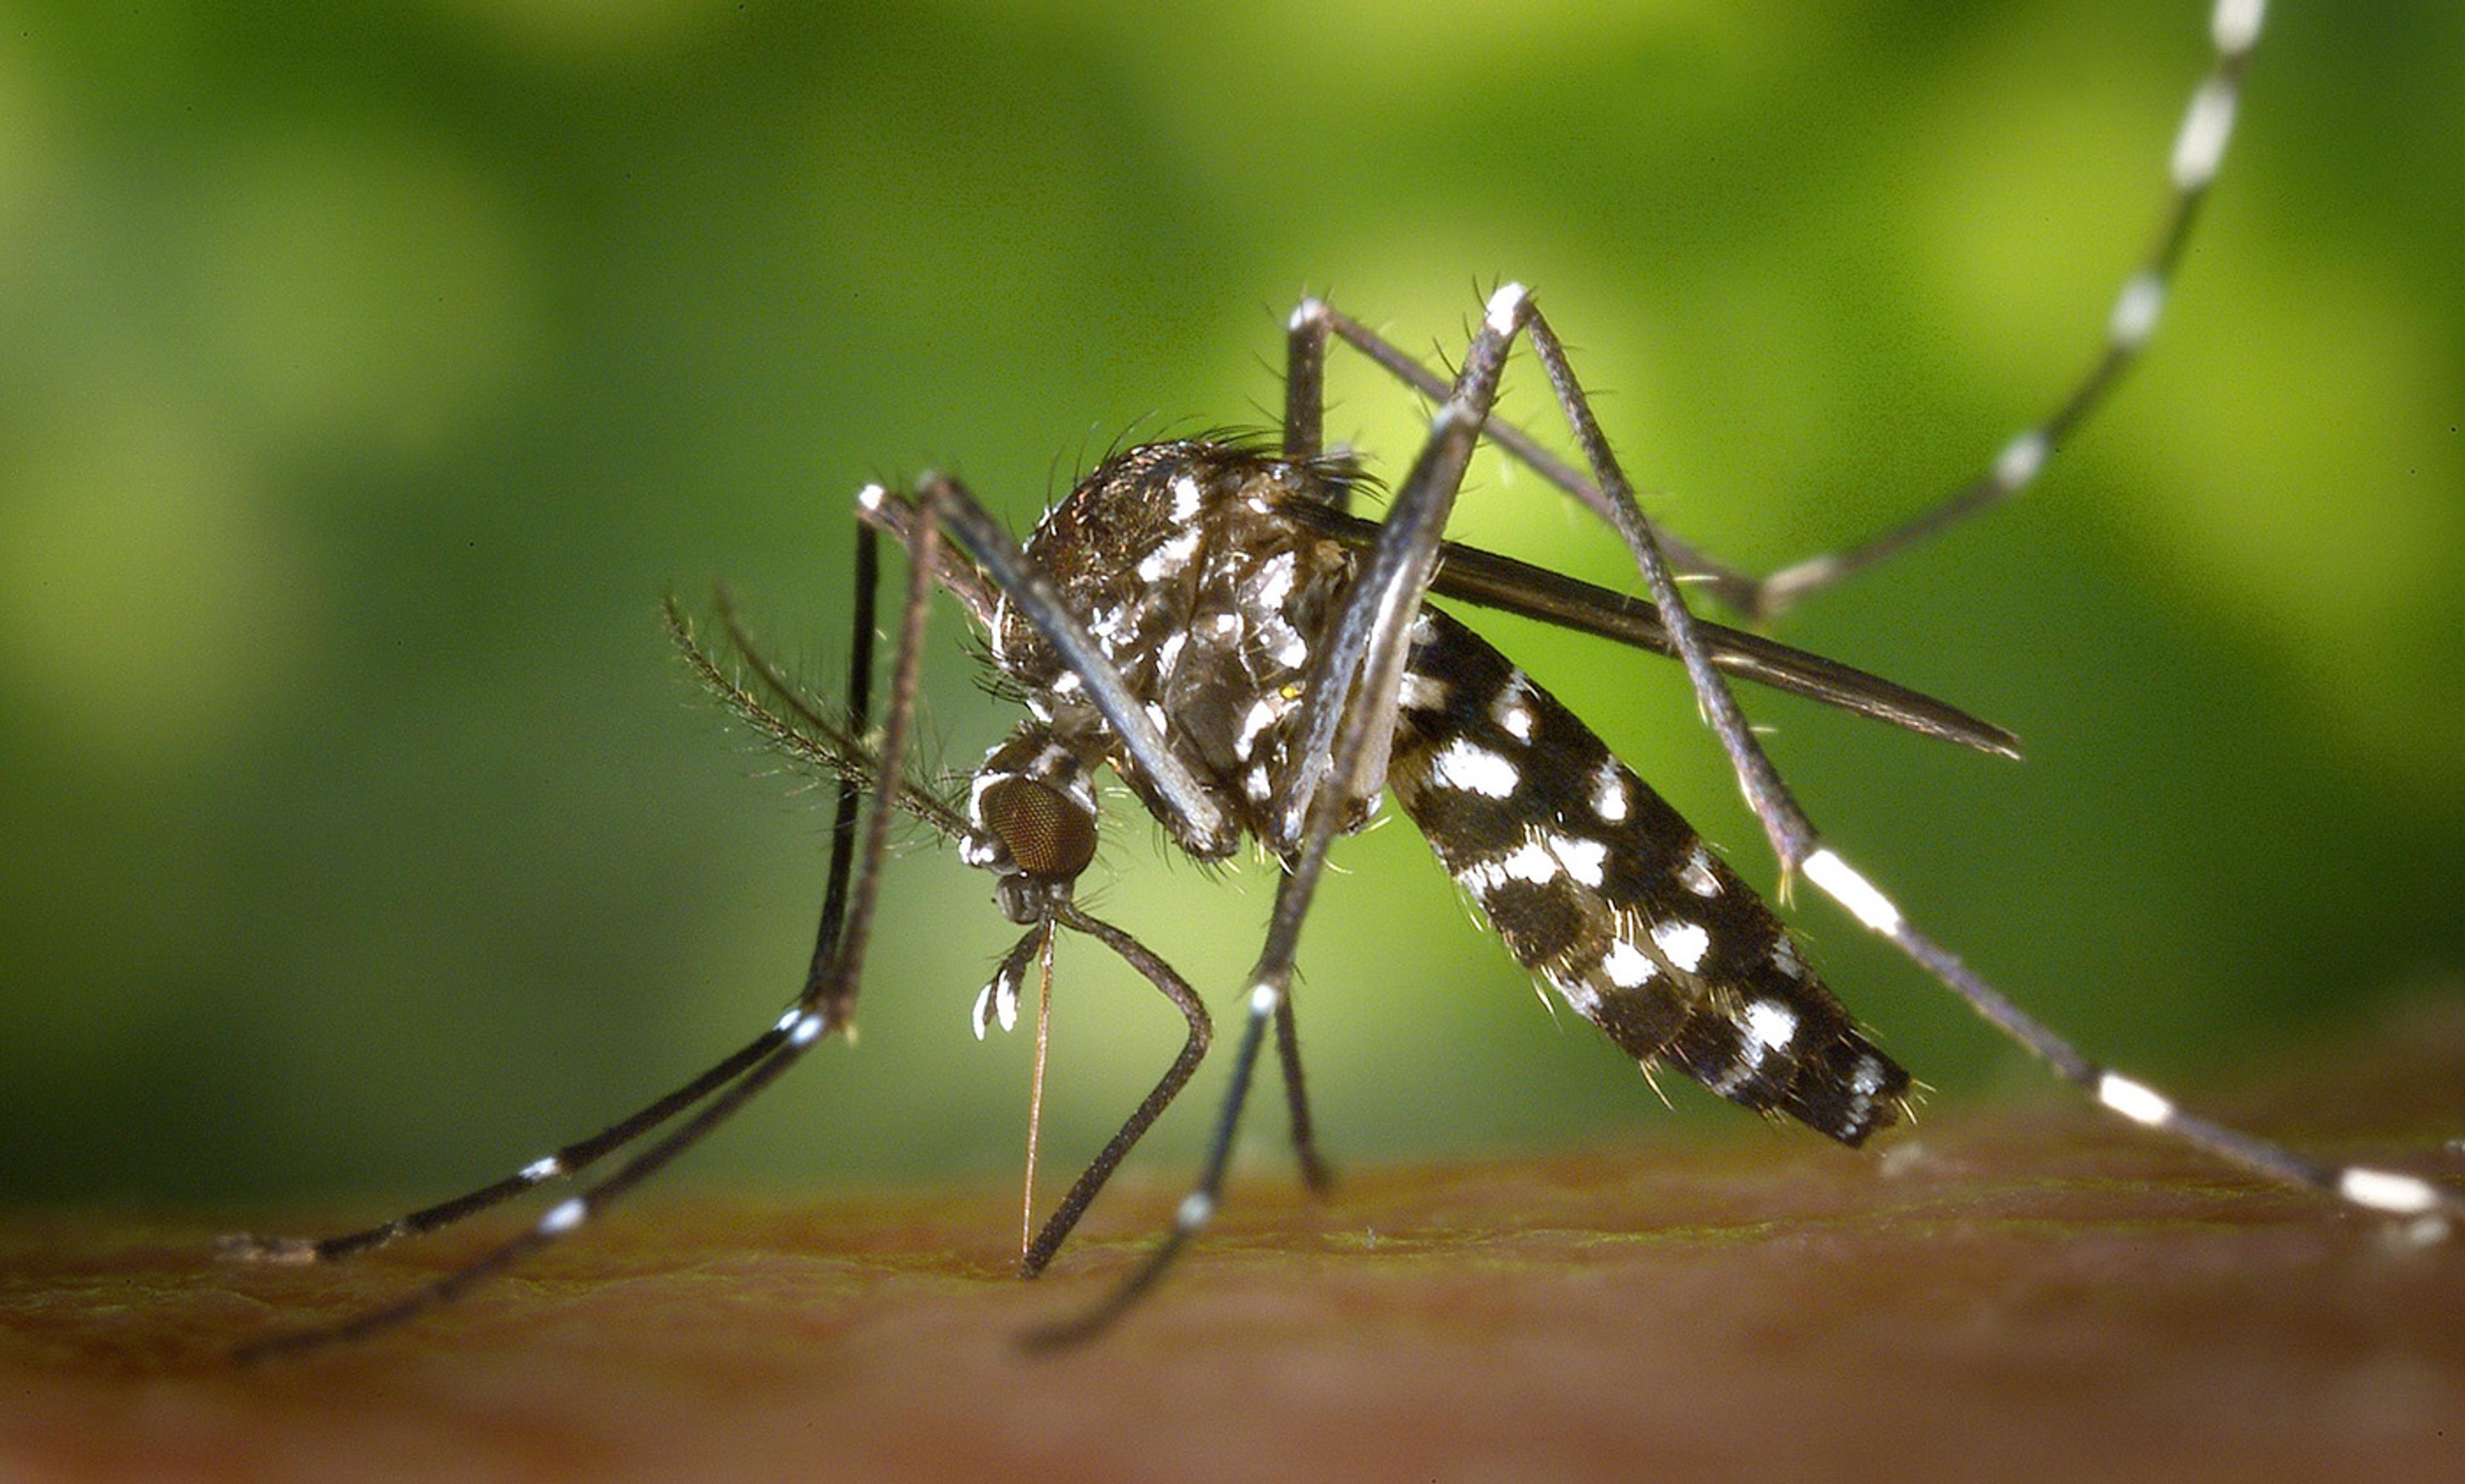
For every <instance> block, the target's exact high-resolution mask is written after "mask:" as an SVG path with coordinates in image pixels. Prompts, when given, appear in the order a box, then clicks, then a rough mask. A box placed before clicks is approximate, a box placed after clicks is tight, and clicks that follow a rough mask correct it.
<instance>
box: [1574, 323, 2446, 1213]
mask: <svg viewBox="0 0 2465 1484" xmlns="http://www.w3.org/2000/svg"><path fill="white" fill-rule="evenodd" d="M1527 329H1528V331H1529V333H1530V336H1531V340H1532V346H1533V350H1534V352H1535V353H1536V354H1537V355H1538V356H1539V357H1540V358H1541V362H1542V365H1543V367H1544V368H1545V369H1546V371H1547V373H1548V376H1549V381H1550V385H1551V388H1552V389H1553V390H1554V392H1555V394H1556V397H1557V400H1558V403H1559V406H1560V408H1561V410H1563V411H1564V413H1565V414H1566V420H1567V422H1568V423H1569V425H1570V426H1571V427H1572V428H1573V430H1574V433H1575V438H1576V441H1577V442H1578V443H1579V444H1580V445H1581V446H1582V447H1583V449H1584V453H1585V456H1586V458H1587V459H1588V462H1589V463H1590V464H1591V467H1592V472H1593V475H1594V477H1595V478H1596V479H1597V480H1598V481H1599V488H1600V489H1601V490H1603V491H1604V492H1606V494H1607V496H1608V498H1610V501H1611V503H1612V504H1613V506H1614V508H1615V510H1616V512H1617V519H1616V521H1615V522H1614V523H1615V524H1616V526H1617V528H1618V531H1619V534H1620V536H1621V537H1623V538H1624V540H1625V541H1626V543H1627V546H1628V549H1629V551H1630V553H1631V554H1632V556H1633V558H1634V560H1635V563H1636V565H1637V568H1638V569H1639V570H1640V571H1641V572H1642V574H1643V578H1644V583H1645V586H1646V587H1647V588H1648V589H1649V590H1650V592H1651V594H1652V599H1653V603H1654V607H1655V608H1656V609H1658V610H1659V612H1660V617H1661V621H1662V623H1663V625H1664V626H1666V628H1667V631H1668V633H1669V636H1670V639H1671V641H1672V643H1673V644H1674V645H1675V646H1676V647H1677V651H1678V653H1679V655H1680V657H1681V658H1682V659H1683V660H1684V661H1685V665H1686V670H1687V675H1688V676H1689V677H1690V679H1691V680H1692V681H1693V684H1694V688H1695V695H1696V699H1697V701H1698V703H1699V705H1700V707H1701V709H1702V711H1703V714H1704V716H1705V718H1706V720H1707V721H1708V722H1709V724H1710V725H1711V727H1712V730H1713V732H1714V733H1715V734H1716V735H1717V736H1718V737H1719V738H1720V740H1721V746H1722V748H1723V750H1725V751H1726V752H1727V753H1728V755H1729V760H1730V764H1731V767H1732V769H1733V770H1734V771H1735V773H1736V774H1737V778H1738V782H1739V786H1740V787H1741V788H1742V789H1743V792H1744V794H1745V797H1746V803H1747V807H1748V808H1751V809H1752V810H1753V811H1754V814H1755V817H1756V819H1757V820H1758V822H1760V823H1761V824H1762V826H1763V829H1764V832H1765V836H1766V838H1768V839H1769V840H1770V842H1771V846H1772V852H1773V853H1774V854H1775V855H1776V856H1777V857H1778V858H1779V860H1780V864H1781V871H1782V882H1783V887H1784V890H1786V887H1787V884H1788V880H1789V879H1790V878H1791V877H1793V876H1795V875H1801V874H1802V875H1804V876H1805V877H1806V879H1807V880H1809V881H1811V882H1813V883H1814V884H1815V885H1816V886H1817V887H1818V888H1820V889H1821V890H1822V891H1823V892H1824V893H1825V894H1826V895H1827V896H1829V897H1832V899H1833V900H1834V901H1836V902H1838V903H1839V904H1840V905H1841V906H1842V907H1844V908H1846V909H1847V910H1848V912H1849V914H1850V915H1851V916H1852V917H1854V918H1855V919H1857V920H1858V921H1859V922H1860V923H1861V924H1863V925H1864V926H1865V927H1866V928H1867V929H1869V930H1870V931H1872V932H1874V933H1875V934H1877V936H1879V937H1881V938H1883V939H1885V940H1886V941H1889V942H1891V943H1892V944H1893V945H1894V946H1895V947H1897V948H1899V950H1900V952H1901V953H1902V954H1903V955H1905V956H1906V957H1908V958H1909V959H1910V960H1911V961H1912V962H1914V963H1917V964H1919V965H1920V966H1921V967H1922V968H1924V969H1926V970H1927V971H1928V972H1929V973H1931V974H1933V975H1934V976H1935V978H1936V979H1937V980H1939V981H1940V982H1941V983H1942V984H1943V985H1944V986H1946V987H1948V988H1949V989H1950V990H1951V991H1952V992H1953V993H1955V994H1957V995H1959V996H1960V997H1961V998H1962V999H1963V1000H1965V1001H1966V1002H1967V1004H1968V1005H1969V1007H1970V1008H1973V1009H1975V1010H1976V1011H1977V1013H1978V1014H1980V1015H1981V1016H1983V1017H1985V1019H1986V1020H1988V1022H1989V1023H1991V1024H1992V1025H1994V1026H1995V1027H1996V1028H1998V1029H1999V1030H2002V1031H2003V1032H2004V1033H2005V1034H2006V1035H2008V1036H2010V1038H2011V1039H2012V1040H2014V1041H2016V1042H2017V1043H2019V1044H2020V1045H2021V1046H2023V1047H2025V1048H2026V1049H2027V1050H2029V1051H2030V1052H2033V1053H2034V1054H2035V1055H2036V1056H2037V1057H2038V1058H2039V1059H2041V1060H2043V1061H2044V1062H2046V1063H2047V1064H2048V1065H2049V1066H2050V1067H2052V1068H2053V1069H2054V1072H2055V1074H2057V1075H2059V1076H2061V1077H2062V1078H2063V1079H2064V1080H2066V1081H2068V1082H2071V1083H2072V1084H2074V1085H2075V1086H2077V1087H2079V1088H2080V1089H2082V1090H2083V1091H2085V1092H2086V1093H2088V1094H2089V1095H2090V1096H2093V1097H2094V1098H2096V1099H2097V1101H2098V1102H2099V1104H2101V1105H2102V1106H2104V1107H2106V1108H2108V1109H2111V1110H2112V1111H2114V1112H2116V1113H2119V1114H2121V1116H2122V1117H2124V1118H2126V1119H2130V1120H2131V1121H2133V1122H2135V1123H2139V1124H2141V1125H2143V1127H2147V1128H2153V1129H2156V1130H2159V1131H2160V1132H2163V1133H2166V1134H2170V1135H2172V1136H2173V1137H2175V1138H2177V1139H2180V1140H2182V1141H2185V1142H2187V1143H2188V1144H2191V1145H2193V1146H2194V1147H2197V1148H2201V1149H2205V1150H2207V1151H2208V1152H2209V1153H2210V1154H2212V1155H2215V1156H2217V1157H2218V1158H2220V1159H2224V1160H2228V1161H2231V1162H2232V1163H2237V1164H2241V1165H2243V1166H2245V1167H2246V1168H2250V1169H2253V1170H2255V1171H2257V1172H2259V1173H2261V1174H2263V1175H2266V1176H2268V1177H2269V1178H2271V1179H2274V1180H2279V1181H2283V1182H2286V1183H2288V1184H2292V1185H2304V1186H2308V1187H2310V1188H2312V1189H2315V1190H2319V1191H2321V1192H2322V1193H2325V1194H2328V1195H2332V1196H2335V1197H2337V1198H2339V1199H2342V1200H2343V1201H2346V1202H2348V1203H2350V1204H2352V1205H2354V1206H2357V1207H2363V1208H2365V1209H2366V1210H2371V1211H2374V1212H2378V1213H2380V1214H2384V1215H2395V1216H2406V1217H2412V1218H2418V1219H2419V1220H2420V1221H2421V1222H2422V1223H2423V1226H2422V1228H2421V1230H2422V1232H2423V1234H2425V1235H2442V1234H2445V1232H2446V1231H2447V1230H2448V1229H2449V1228H2450V1227H2451V1226H2452V1225H2453V1224H2454V1222H2455V1221H2457V1220H2459V1219H2465V1194H2460V1193H2458V1192H2456V1191H2454V1190H2450V1189H2447V1188H2444V1187H2442V1186H2439V1185H2433V1184H2432V1183H2431V1182H2429V1181H2426V1180H2422V1179H2420V1178H2418V1177H2416V1176H2412V1175H2408V1174H2404V1173H2401V1172H2398V1171H2392V1170H2382V1169H2376V1168H2371V1167H2367V1166H2361V1165H2344V1166H2338V1165H2331V1164H2325V1163H2320V1162H2318V1161H2315V1160H2312V1159H2309V1158H2307V1157H2305V1156H2303V1155H2300V1154H2298V1153H2296V1152H2294V1151H2293V1150H2290V1149H2287V1148H2284V1147H2282V1146H2280V1145H2277V1144H2276V1143H2273V1142H2271V1141H2267V1140H2263V1139H2258V1138H2255V1137H2254V1136H2252V1135H2249V1134H2246V1133H2243V1132H2241V1131H2239V1130H2236V1129H2232V1128H2229V1127H2226V1126H2224V1125H2222V1124H2218V1123H2215V1122H2213V1121H2211V1120H2210V1119H2202V1118H2198V1117H2195V1116H2193V1115H2190V1114H2187V1113H2183V1112H2181V1111H2180V1110H2178V1109H2177V1108H2176V1107H2175V1106H2174V1104H2173V1102H2172V1101H2171V1099H2169V1098H2167V1097H2165V1096H2164V1095H2162V1094H2160V1093H2158V1092H2157V1091H2156V1090H2154V1089H2152V1088H2150V1087H2148V1086H2147V1085H2145V1084H2144V1083H2142V1082H2138V1081H2135V1080H2133V1079H2132V1078H2130V1077H2127V1076H2124V1075H2122V1074H2120V1073H2117V1072H2114V1071H2112V1070H2111V1069H2108V1068H2106V1067H2103V1066H2101V1065H2100V1064H2099V1063H2097V1062H2095V1061H2092V1060H2091V1059H2090V1058H2088V1057H2087V1056H2085V1055H2083V1054H2082V1053H2081V1052H2079V1051H2077V1050H2076V1048H2074V1047H2073V1046H2072V1045H2071V1044H2070V1043H2069V1042H2068V1041H2066V1040H2064V1039H2063V1038H2062V1037H2060V1036H2058V1035H2056V1034H2055V1033H2054V1031H2053V1030H2050V1029H2049V1028H2047V1027H2046V1026H2045V1025H2043V1024H2042V1023H2040V1022H2039V1021H2037V1020H2036V1019H2035V1018H2033V1017H2032V1016H2030V1015H2029V1014H2027V1013H2026V1012H2024V1011H2023V1010H2021V1009H2020V1008H2019V1007H2018V1006H2016V1005H2014V1004H2013V1003H2012V1002H2011V1001H2010V999H2009V998H2008V997H2007V996H2005V995H2004V994H2003V993H2002V992H2001V991H1999V990H1997V989H1996V988H1994V987H1993V986H1991V985H1990V984H1988V982H1987V981H1986V980H1985V979H1984V978H1983V977H1981V976H1980V975H1978V974H1977V973H1976V972H1975V971H1974V970H1972V969H1970V968H1969V967H1968V966H1967V965H1966V964H1965V963H1963V962H1961V960H1960V959H1959V958H1958V956H1956V955H1954V954H1952V953H1951V952H1950V951H1948V950H1947V949H1945V948H1943V946H1942V945H1940V944H1938V943H1936V942H1935V941H1933V940H1932V939H1930V938H1927V937H1926V936H1924V935H1923V934H1921V932H1919V931H1918V929H1917V928H1916V927H1915V926H1913V925H1912V924H1911V923H1910V921H1909V920H1908V918H1907V916H1906V914H1904V913H1903V912H1901V910H1900V909H1899V907H1898V906H1896V905H1895V904H1894V903H1893V902H1892V900H1891V899H1890V897H1887V896H1885V895H1884V894H1883V892H1882V891H1881V890H1880V889H1878V888H1877V887H1876V886H1875V885H1874V884H1873V883H1872V882H1871V881H1869V880H1868V879H1867V878H1866V877H1865V876H1864V875H1862V874H1860V873H1859V872H1858V871H1857V870H1856V869H1855V868H1854V867H1853V866H1851V865H1850V864H1849V862H1848V861H1846V860H1845V859H1843V858H1842V857H1841V856H1840V854H1839V853H1837V852H1835V851H1834V850H1832V847H1831V846H1829V845H1827V844H1825V843H1824V842H1823V840H1822V837H1821V836H1820V834H1819V833H1818V832H1817V831H1816V830H1815V828H1814V824H1813V822H1812V821H1811V820H1810V818H1809V817H1808V816H1807V814H1806V812H1805V810H1804V809H1803V808H1800V807H1799V805H1798V803H1797V801H1796V799H1795V798H1794V797H1793V796H1792V795H1791V794H1790V792H1789V790H1788V787H1787V786H1786V785H1785V784H1783V783H1782V781H1781V779H1780V776H1779V773H1778V772H1777V770H1776V769H1774V768H1773V766H1772V764H1771V761H1770V759H1769V758H1768V757H1766V756H1765V753H1764V750H1763V746H1762V744H1761V743H1760V742H1757V741H1756V739H1755V735H1754V732H1753V730H1752V729H1751V728H1750V727H1749V726H1748V725H1747V724H1746V721H1745V719H1744V717H1743V714H1742V713H1741V712H1740V711H1739V709H1738V704H1737V701H1736V698H1734V697H1732V696H1731V695H1730V694H1729V688H1728V683H1727V682H1726V681H1725V680H1724V679H1723V678H1722V677H1721V675H1720V673H1719V671H1718V670H1717V669H1716V668H1715V666H1714V665H1713V663H1712V661H1711V659H1710V657H1709V654H1708V653H1707V652H1706V648H1705V645H1704V641H1703V636H1702V634H1701V633H1700V632H1699V629H1698V626H1697V624H1696V621H1695V619H1694V617H1693V615H1692V614H1690V613H1689V612H1688V611H1687V609H1686V605H1685V603H1684V601H1683V600H1682V599H1681V598H1680V597H1679V595H1678V590H1677V579H1676V577H1675V575H1674V574H1673V573H1672V571H1671V570H1670V566H1669V563H1668V560H1667V558H1666V557H1665V556H1664V555H1663V553H1662V552H1661V550H1660V547H1659V543H1658V542H1657V540H1656V535H1655V532H1654V529H1653V527H1652V526H1651V524H1650V522H1648V521H1646V520H1645V519H1644V517H1643V513H1642V511H1641V509H1640V508H1639V507H1638V506H1637V504H1636V503H1635V499H1634V494H1633V491H1632V489H1631V488H1630V487H1629V486H1628V484H1627V482H1626V478H1625V476H1624V474H1623V473H1622V472H1621V471H1620V470H1619V468H1618V464H1617V459H1616V455H1615V454H1613V453H1612V452H1611V451H1610V447H1609V443H1608V440H1607V439H1606V438H1604V437H1603V436H1602V434H1601V431H1600V427H1599V424H1598V423H1597V422H1596V421H1595V420H1594V419H1593V416H1592V411H1591V407H1590V404H1589V402H1588V399H1587V398H1586V396H1585V394H1584V391H1583V388H1582V387H1581V385H1580V384H1579V383H1578V382H1577V381H1576V379H1575V376H1574V373H1573V370H1572V368H1571V367H1569V366H1568V365H1567V363H1566V351H1565V348H1564V347H1563V346H1562V345H1561V344H1560V343H1559V341H1558V338H1557V336H1556V335H1555V333H1554V332H1552V331H1551V330H1550V328H1549V326H1548V324H1547V322H1546V321H1544V320H1543V319H1542V317H1541V315H1540V313H1539V312H1538V311H1537V310H1531V311H1529V312H1528V317H1527Z"/></svg>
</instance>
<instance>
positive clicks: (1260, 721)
mask: <svg viewBox="0 0 2465 1484" xmlns="http://www.w3.org/2000/svg"><path fill="white" fill-rule="evenodd" d="M1282 715H1283V708H1282V707H1281V706H1278V705H1277V703H1276V699H1275V698H1274V697H1271V696H1261V697H1259V698H1257V699H1256V700H1254V701H1252V702H1251V703H1250V712H1249V715H1247V716H1245V717H1243V718H1242V719H1241V735H1240V736H1238V737H1236V738H1234V739H1233V756H1234V757H1236V758H1239V759H1240V760H1241V761H1242V762H1244V763H1247V762H1249V761H1250V754H1251V753H1253V752H1255V751H1256V750H1257V746H1258V738H1259V737H1260V735H1261V734H1263V733H1264V732H1265V731H1266V730H1267V728H1269V727H1271V726H1273V725H1275V724H1276V722H1277V720H1278V719H1279V718H1281V717H1282Z"/></svg>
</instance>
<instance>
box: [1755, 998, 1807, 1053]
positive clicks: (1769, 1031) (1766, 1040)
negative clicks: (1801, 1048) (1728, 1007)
mask: <svg viewBox="0 0 2465 1484" xmlns="http://www.w3.org/2000/svg"><path fill="white" fill-rule="evenodd" d="M1746 1034H1747V1035H1749V1036H1751V1037H1753V1039H1754V1041H1755V1043H1756V1044H1758V1045H1760V1046H1764V1047H1767V1048H1769V1049H1770V1050H1772V1051H1775V1052H1777V1051H1780V1050H1782V1049H1783V1048H1785V1047H1787V1046H1788V1043H1789V1040H1790V1038H1792V1037H1793V1036H1795V1035H1796V1034H1797V1012H1796V1011H1795V1010H1792V1009H1790V1008H1788V1006H1786V1005H1782V1004H1780V1003H1778V1002H1777V1001H1773V1000H1757V1001H1756V1002H1755V1003H1754V1004H1752V1005H1749V1006H1747V1007H1746Z"/></svg>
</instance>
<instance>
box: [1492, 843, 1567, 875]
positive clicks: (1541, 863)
mask: <svg viewBox="0 0 2465 1484" xmlns="http://www.w3.org/2000/svg"><path fill="white" fill-rule="evenodd" d="M1502 864H1503V865H1504V867H1505V871H1506V874H1507V875H1510V876H1513V877H1515V878H1516V879H1517V880H1519V881H1529V882H1531V883H1532V884H1533V885H1535V886H1539V885H1540V884H1542V883H1543V882H1544V881H1551V880H1555V879H1556V878H1557V875H1558V872H1559V869H1560V868H1559V865H1558V855H1557V853H1556V852H1554V851H1552V850H1550V849H1549V847H1548V846H1546V845H1543V843H1542V842H1540V841H1538V840H1526V841H1524V842H1523V843H1522V844H1521V845H1519V846H1517V847H1516V848H1515V852H1514V853H1513V854H1510V855H1508V856H1507V857H1506V859H1505V861H1504V862H1503V863H1502Z"/></svg>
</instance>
